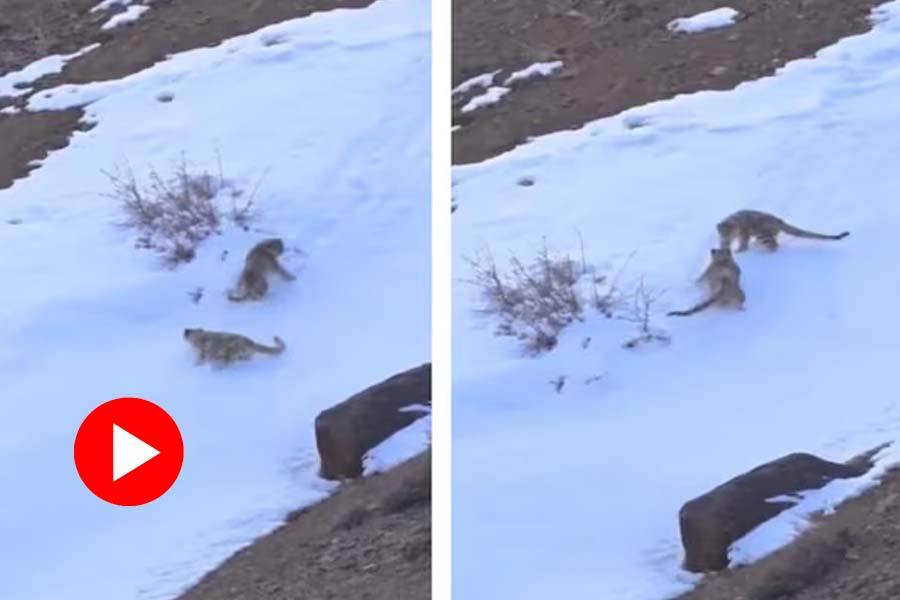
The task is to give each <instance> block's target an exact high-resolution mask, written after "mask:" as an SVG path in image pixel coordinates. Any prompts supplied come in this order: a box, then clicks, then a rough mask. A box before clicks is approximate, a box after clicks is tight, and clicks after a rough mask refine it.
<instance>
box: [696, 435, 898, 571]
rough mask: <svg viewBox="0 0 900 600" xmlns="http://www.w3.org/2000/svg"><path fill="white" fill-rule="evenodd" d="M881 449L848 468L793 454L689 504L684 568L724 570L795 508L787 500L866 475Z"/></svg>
mask: <svg viewBox="0 0 900 600" xmlns="http://www.w3.org/2000/svg"><path fill="white" fill-rule="evenodd" d="M882 448H883V446H880V447H878V448H875V449H874V450H871V451H869V452H866V453H865V454H862V455H860V456H858V457H856V458H854V459H852V460H850V461H848V462H847V463H834V462H830V461H827V460H824V459H822V458H819V457H817V456H813V455H812V454H803V453H797V454H789V455H787V456H783V457H781V458H779V459H777V460H774V461H772V462H769V463H766V464H764V465H761V466H759V467H756V468H755V469H753V470H751V471H749V472H747V473H744V474H742V475H739V476H737V477H735V478H734V479H731V480H730V481H727V482H725V483H724V484H722V485H720V486H719V487H717V488H715V489H713V490H712V491H710V492H707V493H706V494H703V495H702V496H700V497H698V498H695V499H693V500H691V501H690V502H688V503H686V504H685V505H684V506H682V508H681V511H680V512H679V525H680V527H681V542H682V545H683V546H684V552H685V561H684V568H685V569H687V570H689V571H694V572H706V571H720V570H722V569H725V568H726V567H728V548H729V546H731V544H732V543H734V542H735V541H736V540H738V539H740V538H741V537H743V536H744V535H746V534H747V533H749V532H750V531H751V530H753V529H755V528H756V527H757V526H759V525H761V524H762V523H764V522H765V521H767V520H769V519H771V518H772V517H774V516H776V515H778V514H779V513H781V512H782V511H784V510H787V509H788V508H790V507H792V506H793V505H794V502H792V501H791V500H790V499H789V498H787V497H789V496H791V495H794V494H796V493H797V492H801V491H804V490H814V489H819V488H821V487H824V486H825V485H826V484H828V483H829V482H830V481H833V480H835V479H847V478H851V477H859V476H860V475H863V474H865V473H866V472H867V471H868V470H869V469H871V468H872V458H873V457H874V456H875V454H877V452H879V451H880V450H881V449H882ZM779 497H781V498H783V499H781V500H780V499H779Z"/></svg>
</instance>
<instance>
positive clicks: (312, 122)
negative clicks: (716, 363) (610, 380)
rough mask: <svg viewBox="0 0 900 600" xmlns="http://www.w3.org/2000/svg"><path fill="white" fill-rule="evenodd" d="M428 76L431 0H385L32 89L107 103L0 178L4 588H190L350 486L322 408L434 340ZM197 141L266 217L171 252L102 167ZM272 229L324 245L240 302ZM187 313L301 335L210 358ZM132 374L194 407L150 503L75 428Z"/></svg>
mask: <svg viewBox="0 0 900 600" xmlns="http://www.w3.org/2000/svg"><path fill="white" fill-rule="evenodd" d="M430 85H431V83H430V15H429V7H428V3H427V2H422V1H420V0H379V1H378V2H376V3H375V4H373V5H372V6H371V7H369V8H366V9H361V10H335V11H332V12H328V13H322V14H318V15H314V16H311V17H308V18H304V19H297V20H293V21H289V22H285V23H281V24H277V25H274V26H270V27H267V28H265V29H264V30H261V31H258V32H255V33H252V34H249V35H246V36H242V37H239V38H235V39H231V40H229V41H227V42H225V43H223V44H221V45H220V46H218V47H215V48H206V49H199V50H194V51H190V52H185V53H182V54H178V55H175V56H173V57H171V58H170V59H168V60H166V61H165V62H162V63H160V64H157V65H155V66H154V67H152V68H149V69H147V70H145V71H143V72H140V73H137V74H134V75H132V76H129V77H127V78H125V79H122V80H120V81H113V82H105V83H97V84H88V85H83V86H64V87H63V88H59V89H55V90H50V91H47V92H42V93H40V95H39V96H36V97H33V98H32V99H31V101H30V108H31V109H34V110H38V109H56V108H63V107H68V106H72V105H77V104H81V103H85V102H90V103H91V104H90V106H88V107H87V113H88V118H89V119H90V120H91V121H92V122H94V123H96V127H94V128H93V129H92V130H90V131H88V132H83V133H78V134H76V135H75V137H74V138H73V140H72V143H71V145H70V146H69V147H67V148H66V149H64V150H62V151H59V152H56V153H53V154H51V155H50V156H49V157H48V158H47V159H46V160H45V161H44V164H43V166H42V167H41V168H40V169H38V170H36V171H33V172H32V173H31V175H30V176H29V177H28V178H27V179H24V180H20V181H18V182H16V184H15V185H14V186H13V187H12V188H11V189H9V190H6V191H3V192H0V246H2V247H3V248H4V253H3V257H2V258H0V279H2V280H3V281H5V282H7V283H6V285H5V287H4V294H3V301H2V302H0V379H2V381H3V392H2V396H0V488H2V489H3V490H4V494H3V500H2V503H0V507H2V511H0V536H2V538H3V539H4V540H6V543H5V545H4V548H3V549H2V550H0V580H2V582H3V583H2V586H0V588H2V592H0V596H2V597H3V598H15V599H16V600H46V599H47V598H66V599H68V600H96V599H97V598H117V599H119V600H129V599H135V600H145V599H147V600H149V599H165V598H171V597H173V596H174V595H175V594H177V592H178V591H179V590H181V589H183V588H184V587H185V586H186V585H187V584H190V583H191V582H193V581H195V580H196V579H197V577H199V576H200V575H201V574H202V573H204V572H205V571H207V570H208V569H210V568H211V567H213V566H214V565H216V564H217V563H218V562H219V561H221V560H222V559H224V558H225V557H226V556H228V555H229V554H230V553H232V552H233V551H235V550H236V549H237V548H239V547H241V546H242V545H245V544H246V543H247V542H249V541H250V540H251V539H252V538H253V537H255V536H257V535H260V534H262V533H264V532H266V531H268V530H269V529H271V528H272V527H274V526H275V525H276V524H277V523H278V521H279V519H281V518H282V517H283V515H284V514H285V513H286V511H288V510H291V509H294V508H297V507H298V506H300V505H302V504H305V503H309V502H313V501H315V500H318V499H320V498H322V497H323V496H324V495H326V494H327V493H328V492H329V491H330V489H331V486H330V485H329V484H326V483H324V482H322V481H321V480H319V479H318V478H317V477H316V474H315V471H316V468H317V460H316V456H315V445H314V439H313V428H312V423H313V419H314V417H315V415H316V414H317V413H318V412H319V411H320V410H322V409H324V408H326V407H328V406H330V405H332V404H334V403H336V402H338V401H341V400H343V399H344V398H346V397H347V396H349V395H351V394H352V393H354V392H357V391H359V390H361V389H363V388H365V387H367V386H369V385H371V384H373V383H375V382H377V381H380V380H382V379H384V378H385V377H387V376H389V375H392V374H394V373H396V372H398V371H401V370H404V369H407V368H409V367H410V366H411V365H417V364H421V363H422V362H424V361H427V360H428V357H429V355H430V339H429V330H430V329H429V328H430V293H429V289H430V286H429V277H430V252H429V249H430V235H429V231H430V145H431V140H430V128H431V121H430ZM163 100H165V101H163ZM182 156H184V157H185V158H186V160H187V161H188V163H190V164H193V165H196V167H197V168H198V169H199V168H202V169H208V170H209V171H211V172H214V173H218V172H219V166H218V163H219V158H218V157H219V156H221V163H222V172H223V175H224V176H225V178H226V179H228V180H230V181H231V182H232V183H234V185H236V186H237V187H239V188H240V189H242V190H244V191H245V192H246V194H247V195H249V194H250V193H252V192H253V190H254V188H256V186H257V184H258V185H259V187H258V190H257V192H256V196H255V202H256V205H257V206H258V208H259V210H260V219H259V221H258V222H257V223H256V224H255V226H254V230H252V231H250V232H244V231H242V230H239V229H236V228H226V229H225V231H224V232H223V234H222V235H220V236H215V237H213V238H210V239H209V240H207V241H206V242H205V243H203V244H202V245H201V246H200V247H199V250H198V255H197V257H196V259H195V260H194V261H193V262H190V263H188V264H186V265H183V266H181V267H179V268H177V269H175V270H169V269H166V268H163V267H162V266H161V264H160V261H159V257H158V256H157V255H156V254H154V253H153V252H150V251H147V250H139V249H136V248H135V247H134V244H135V237H136V234H135V232H134V231H130V230H126V229H122V228H118V227H116V223H117V222H119V221H121V220H122V218H123V214H122V212H121V210H120V206H119V205H118V204H117V203H116V202H115V201H114V200H112V199H110V198H109V197H107V196H106V195H105V194H106V193H108V192H109V191H110V183H109V181H108V180H107V177H106V176H105V175H104V173H103V171H109V170H112V169H114V168H115V167H116V166H117V165H122V164H123V163H124V162H125V161H127V162H128V163H129V164H130V165H131V167H132V168H133V170H134V171H135V173H136V175H137V176H138V178H139V179H141V180H142V181H143V182H146V180H147V177H148V173H149V172H150V170H151V169H156V170H157V171H159V172H160V173H162V174H167V173H168V172H170V171H169V169H171V168H172V166H173V165H175V164H177V163H178V162H179V161H180V160H181V157H182ZM245 197H246V196H245ZM271 236H280V237H282V238H284V240H285V242H286V245H287V246H288V247H291V248H293V247H298V248H301V249H302V251H303V253H302V254H301V253H294V252H286V253H285V257H286V258H285V263H286V266H287V267H288V268H289V269H290V270H293V271H295V272H298V275H299V276H298V279H297V281H295V282H291V283H282V282H277V283H273V286H272V289H271V294H270V296H269V297H267V298H266V299H265V300H264V301H262V302H258V303H245V304H234V303H230V302H228V301H227V300H226V298H225V291H226V289H228V288H229V287H231V286H232V285H233V284H234V280H235V278H236V277H237V274H238V273H239V271H240V267H241V265H242V263H243V256H244V254H245V252H246V251H247V249H249V247H250V246H252V245H253V244H255V243H256V242H257V241H259V240H260V239H262V238H263V237H271ZM225 251H227V254H225ZM198 288H202V289H203V295H202V298H201V299H200V301H199V302H197V303H195V302H194V301H193V300H192V298H191V294H192V292H194V291H195V290H197V289H198ZM185 327H204V328H208V329H216V330H226V331H233V332H238V333H242V334H245V335H248V336H250V337H253V338H255V339H257V340H259V341H263V342H267V343H269V342H271V338H272V336H273V335H279V336H280V337H282V338H283V339H284V340H285V342H286V343H287V351H286V352H285V353H284V354H283V355H282V356H278V357H265V356H260V357H258V358H257V359H255V360H253V361H251V362H249V363H246V364H242V365H239V366H235V367H233V368H229V369H222V370H216V369H212V368H208V367H196V366H194V364H193V356H192V354H191V353H190V351H189V348H188V346H187V345H186V343H185V341H184V340H183V339H182V330H183V329H184V328H185ZM130 395H134V396H140V397H143V398H146V399H148V400H151V401H153V402H156V403H157V404H159V405H161V406H162V407H163V408H165V409H166V410H167V411H168V412H169V413H170V414H171V415H172V416H173V418H174V419H175V420H176V421H177V423H178V424H179V427H180V428H181V433H182V436H183V438H184V442H185V461H184V467H183V470H182V472H181V476H180V478H179V480H178V481H177V482H176V483H175V485H174V487H173V488H172V489H171V490H170V491H169V492H168V493H167V494H166V495H165V496H163V497H162V498H161V499H159V500H158V501H156V502H154V503H151V504H149V505H146V506H143V507H137V508H130V509H128V508H120V507H116V506H112V505H108V504H106V503H104V502H101V501H99V500H98V499H97V498H95V497H94V496H93V495H91V493H90V492H89V491H88V490H87V489H86V488H85V487H84V486H83V485H82V483H81V481H80V480H79V479H78V475H77V473H76V471H75V468H74V465H73V462H72V444H73V440H74V437H75V432H76V431H77V429H78V427H79V425H80V423H81V421H82V419H83V418H84V417H85V416H87V414H88V413H89V412H90V411H91V410H92V409H93V408H94V407H96V406H97V405H98V404H100V403H102V402H105V401H107V400H110V399H112V398H117V397H120V396H130ZM423 443H424V442H423Z"/></svg>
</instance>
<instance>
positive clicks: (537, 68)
mask: <svg viewBox="0 0 900 600" xmlns="http://www.w3.org/2000/svg"><path fill="white" fill-rule="evenodd" d="M562 67H563V62H562V61H561V60H555V61H552V62H538V63H534V64H533V65H529V66H527V67H525V68H524V69H520V70H518V71H513V73H512V75H510V76H509V77H507V78H506V81H504V82H503V85H512V84H513V83H515V82H517V81H523V80H525V79H531V78H532V77H547V76H549V75H552V74H553V73H554V72H556V71H557V70H559V69H562Z"/></svg>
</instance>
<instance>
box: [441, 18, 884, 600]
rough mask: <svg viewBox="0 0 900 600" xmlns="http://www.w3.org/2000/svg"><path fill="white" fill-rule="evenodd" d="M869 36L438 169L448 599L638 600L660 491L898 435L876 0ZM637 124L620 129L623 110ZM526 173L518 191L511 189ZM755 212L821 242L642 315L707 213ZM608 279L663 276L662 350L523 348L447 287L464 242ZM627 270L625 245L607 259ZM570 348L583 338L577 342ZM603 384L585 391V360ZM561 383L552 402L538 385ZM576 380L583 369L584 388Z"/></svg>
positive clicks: (650, 579)
mask: <svg viewBox="0 0 900 600" xmlns="http://www.w3.org/2000/svg"><path fill="white" fill-rule="evenodd" d="M876 16H877V19H876V22H877V24H876V25H875V29H874V30H873V31H872V32H869V33H867V34H864V35H861V36H856V37H852V38H849V39H846V40H843V41H841V42H840V43H838V44H836V45H834V46H833V47H830V48H827V49H825V50H822V51H821V52H819V53H818V56H817V57H816V58H814V59H807V60H800V61H796V62H793V63H791V64H789V65H787V66H786V67H784V68H783V69H781V70H780V71H779V72H778V74H777V75H776V76H774V77H770V78H766V79H762V80H759V81H755V82H751V83H746V84H743V85H740V86H738V87H737V88H736V89H734V90H732V91H727V92H703V93H697V94H692V95H685V96H680V97H678V98H675V99H673V100H670V101H665V102H659V103H654V104H651V105H648V106H643V107H639V108H635V109H633V110H630V111H627V112H626V113H624V114H621V115H617V116H613V117H610V118H607V119H602V120H599V121H595V122H592V123H589V124H587V125H586V126H584V127H583V128H581V129H580V130H577V131H565V132H560V133H556V134H552V135H548V136H544V137H541V138H538V139H536V140H534V141H533V142H531V143H528V144H525V145H523V146H520V147H518V148H516V149H515V150H513V151H511V152H509V153H507V154H505V155H503V156H500V157H497V158H495V159H492V160H488V161H485V162H484V163H480V164H477V165H469V166H462V167H458V168H456V169H455V170H454V176H453V179H454V197H455V200H456V201H457V202H458V204H459V210H457V211H456V213H455V214H454V228H453V231H454V237H453V244H454V247H453V255H454V256H453V260H454V264H453V267H454V277H455V279H454V281H455V282H458V283H455V284H454V296H453V311H454V315H453V316H454V321H453V332H454V335H453V372H454V393H453V412H454V421H453V435H454V444H453V469H454V470H453V510H454V514H453V528H454V531H453V534H454V547H453V566H454V573H453V577H454V593H455V594H456V595H457V596H459V597H460V598H466V599H467V600H480V599H488V598H497V597H504V598H517V599H520V600H532V599H534V600H538V599H539V600H545V599H546V598H548V597H558V598H581V597H586V596H590V597H596V598H615V599H616V600H659V599H662V598H666V597H669V596H671V595H674V594H676V593H678V592H681V591H684V590H685V589H687V588H689V587H690V586H691V585H693V583H694V582H696V580H697V577H696V576H695V575H692V574H688V573H686V572H684V571H683V570H682V569H681V568H680V563H681V559H682V550H681V543H680V538H679V533H678V521H677V514H678V509H679V508H680V506H681V505H682V504H683V503H684V502H686V501H687V500H690V499H691V498H694V497H696V496H697V495H699V494H702V493H705V492H706V491H708V490H710V489H711V488H713V487H715V486H716V485H719V484H720V483H722V482H724V481H726V480H728V479H730V478H731V477H734V476H735V475H738V474H740V473H743V472H745V471H747V470H748V469H750V468H752V467H754V466H757V465H759V464H762V463H764V462H767V461H770V460H773V459H775V458H778V457H780V456H782V455H784V454H787V453H790V452H795V451H805V452H811V453H814V454H817V455H820V456H822V457H823V458H827V459H830V460H845V459H847V458H849V457H851V456H853V455H856V454H857V453H859V452H861V451H863V450H866V449H868V448H871V447H874V446H876V445H878V444H880V443H882V442H886V441H890V440H897V439H898V436H900V400H898V398H897V390H898V386H897V382H896V377H895V368H896V365H897V363H898V361H900V350H898V342H897V340H898V339H900V321H898V319H896V318H894V315H895V314H896V298H897V297H898V296H900V279H898V278H897V277H893V276H886V274H890V273H893V272H894V262H895V260H896V253H895V252H893V251H892V250H890V249H892V248H895V247H896V231H897V229H898V228H900V203H898V202H897V198H900V180H898V179H897V178H896V177H892V176H891V175H890V174H891V173H894V172H895V171H896V163H897V161H898V159H900V140H898V138H897V136H896V134H895V132H896V131H897V130H898V128H900V101H898V100H900V66H898V62H897V58H898V48H900V3H897V2H892V3H890V4H888V5H885V6H884V7H883V8H881V9H879V10H878V11H876ZM635 122H640V123H641V124H642V126H641V127H638V128H629V127H628V123H635ZM525 177H528V178H529V179H531V180H532V181H534V185H532V186H528V187H522V186H519V185H516V182H517V181H519V180H521V179H523V178H525ZM741 208H756V209H761V210H766V211H770V212H774V213H776V214H778V215H780V216H782V217H783V218H785V219H787V220H788V221H790V222H794V223H795V224H797V225H799V226H801V227H805V228H810V229H816V230H821V231H828V232H831V231H833V232H839V231H842V230H844V229H847V230H850V231H851V235H850V237H849V238H847V239H845V240H842V241H840V242H813V241H804V240H798V239H796V238H790V237H786V238H785V239H784V240H783V244H782V248H781V250H780V251H779V252H778V253H777V254H775V255H770V254H768V253H766V252H765V251H761V250H760V249H758V248H753V249H752V250H751V251H748V252H747V253H744V254H741V255H739V258H738V260H739V262H740V266H741V268H742V270H743V278H742V281H743V284H744V287H745V290H746V292H747V297H748V300H747V308H746V311H744V312H741V313H736V312H731V311H718V310H711V311H708V312H706V313H703V314H701V315H698V316H695V317H692V318H684V319H677V318H667V317H665V316H664V313H665V311H666V310H669V309H671V308H675V307H678V308H681V307H684V306H686V305H688V303H690V302H692V301H694V300H696V298H697V297H698V295H699V293H700V292H699V291H698V289H697V288H696V286H695V285H694V284H693V279H694V278H695V277H696V276H697V275H698V274H699V272H700V271H701V270H702V269H703V267H704V265H705V263H706V260H707V256H708V253H709V248H710V247H712V246H713V244H715V240H716V238H715V224H716V222H717V221H719V220H720V219H722V218H723V217H725V216H726V215H728V214H729V213H731V212H732V211H734V210H737V209H741ZM578 232H580V233H581V234H582V236H583V238H584V245H585V252H586V255H587V259H588V260H589V261H591V262H593V263H594V264H597V265H599V266H600V267H601V268H606V269H607V272H608V273H611V274H614V273H615V272H616V271H617V270H618V269H619V268H621V267H622V265H623V264H625V263H626V262H627V265H626V266H625V269H624V271H623V272H622V278H621V283H620V286H621V287H622V288H623V289H633V287H632V286H633V285H634V283H635V282H636V280H638V279H639V278H641V277H643V279H644V281H645V283H646V285H648V286H651V287H653V288H655V289H659V290H666V294H665V295H664V296H663V297H662V298H661V299H660V302H659V304H658V305H657V306H656V307H654V313H653V321H652V322H653V325H655V326H656V327H659V328H663V329H665V330H666V331H667V332H668V333H669V334H670V335H671V337H672V343H671V344H670V345H668V346H663V345H658V346H647V347H643V348H640V349H638V350H625V349H623V348H622V347H621V344H622V342H623V341H625V340H626V339H628V338H630V337H632V336H634V335H635V334H636V326H635V325H634V324H632V323H629V322H626V321H619V320H616V319H610V320H608V319H604V318H599V317H597V316H595V315H590V317H589V318H588V319H587V320H586V322H585V323H580V324H576V325H573V326H571V327H570V328H569V329H568V330H567V331H565V332H564V333H563V335H562V336H561V338H560V341H559V346H558V347H557V348H556V349H555V350H554V351H552V352H551V353H549V354H547V355H544V356H542V357H540V358H527V357H524V356H523V355H522V352H521V349H520V347H519V346H518V345H517V344H516V343H515V341H514V340H511V339H510V338H505V337H495V336H494V335H493V333H492V332H493V327H494V325H495V323H493V322H492V321H490V320H488V319H486V318H485V317H483V316H482V315H479V314H476V313H475V312H474V309H476V308H478V307H479V306H480V304H479V299H478V294H477V290H476V289H474V288H473V287H472V286H470V285H468V284H466V283H463V282H460V281H461V280H463V279H465V278H466V277H468V276H469V274H470V269H469V266H468V264H467V263H466V257H470V256H472V255H474V254H475V253H476V252H477V251H479V250H482V249H483V248H485V247H486V246H487V247H489V248H490V250H491V251H492V253H493V255H494V256H495V257H496V258H497V260H498V262H500V263H501V264H502V263H503V262H504V261H505V260H506V257H508V256H510V255H518V256H519V257H522V258H527V257H528V256H533V255H534V254H533V253H534V250H535V248H536V247H537V246H539V245H540V244H541V240H542V238H543V237H545V236H546V239H547V243H548V244H549V245H550V246H551V247H554V248H556V249H558V250H565V251H569V252H571V253H572V254H573V255H574V256H580V247H579V246H580V244H579V240H578ZM632 254H633V256H632V258H631V260H630V261H629V260H628V257H629V256H631V255H632ZM588 336H590V337H591V343H590V344H588V345H587V347H583V343H582V342H583V340H585V338H587V337H588ZM601 374H603V377H602V378H601V379H599V380H597V379H595V377H596V376H597V375H601ZM560 376H566V382H567V383H566V385H565V387H564V388H563V389H562V391H561V393H556V392H555V391H554V389H553V386H551V385H548V383H547V382H548V381H552V380H556V379H557V378H559V377H560ZM589 381H590V382H591V383H588V382H589ZM898 459H900V451H898V444H895V445H894V447H892V448H891V449H889V450H887V451H885V452H884V454H883V456H882V458H881V461H880V463H879V466H878V468H877V469H876V470H875V471H873V472H872V473H871V474H869V475H867V476H865V477H861V478H858V479H855V480H848V481H843V482H834V483H832V484H830V485H829V486H827V487H826V488H824V489H822V490H820V491H818V492H815V493H811V494H807V495H805V497H804V498H803V500H801V501H800V502H799V503H798V505H797V506H795V507H793V508H792V509H791V510H790V511H788V512H786V513H783V514H782V515H781V516H780V517H779V518H776V519H775V520H773V521H772V522H770V523H768V524H767V525H766V526H764V527H762V528H760V529H758V530H757V531H755V532H753V533H751V534H750V535H748V536H747V537H746V538H745V539H743V540H741V541H740V542H739V543H738V544H736V545H735V546H734V547H733V548H732V558H733V559H734V560H735V561H738V562H740V561H745V560H749V559H753V558H756V557H758V556H760V555H761V554H764V553H765V552H767V551H769V550H771V548H773V547H777V546H779V545H781V544H783V543H784V542H786V541H787V540H789V539H791V538H792V537H793V536H794V535H796V529H797V527H799V526H802V525H803V524H804V523H805V520H804V519H803V518H802V517H803V515H805V514H808V513H809V510H811V509H813V508H814V507H815V506H822V505H833V504H834V503H835V502H836V501H837V500H838V499H840V498H844V497H847V496H848V495H849V494H853V493H859V492H860V491H861V490H863V489H865V487H866V486H870V485H872V484H873V482H874V481H875V480H876V478H877V477H878V476H879V474H880V473H881V471H882V470H883V469H884V468H885V465H887V464H888V463H890V462H892V461H897V460H898Z"/></svg>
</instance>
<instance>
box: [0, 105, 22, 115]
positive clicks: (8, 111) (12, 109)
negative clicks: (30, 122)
mask: <svg viewBox="0 0 900 600" xmlns="http://www.w3.org/2000/svg"><path fill="white" fill-rule="evenodd" d="M18 112H19V109H18V108H16V107H15V106H7V107H4V108H2V109H0V114H2V115H14V114H16V113H18Z"/></svg>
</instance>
